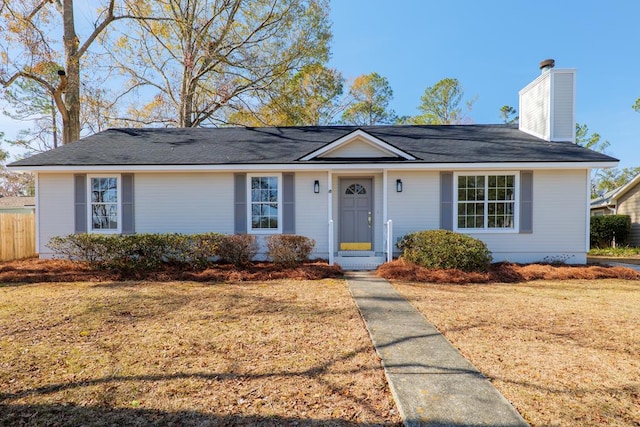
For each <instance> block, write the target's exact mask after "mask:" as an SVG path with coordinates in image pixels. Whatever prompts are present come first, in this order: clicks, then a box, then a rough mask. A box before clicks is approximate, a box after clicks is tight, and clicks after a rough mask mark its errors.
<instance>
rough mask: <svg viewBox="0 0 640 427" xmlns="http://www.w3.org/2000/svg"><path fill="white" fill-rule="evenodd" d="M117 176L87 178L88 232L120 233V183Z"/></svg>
mask: <svg viewBox="0 0 640 427" xmlns="http://www.w3.org/2000/svg"><path fill="white" fill-rule="evenodd" d="M119 181H120V180H119V177H117V176H100V177H96V176H93V177H89V203H90V208H89V230H90V231H92V232H96V233H118V232H120V185H119V184H120V182H119Z"/></svg>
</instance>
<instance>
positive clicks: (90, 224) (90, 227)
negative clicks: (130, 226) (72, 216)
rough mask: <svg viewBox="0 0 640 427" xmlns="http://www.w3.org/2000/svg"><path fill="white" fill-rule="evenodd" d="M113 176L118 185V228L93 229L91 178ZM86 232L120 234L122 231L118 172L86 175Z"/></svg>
mask: <svg viewBox="0 0 640 427" xmlns="http://www.w3.org/2000/svg"><path fill="white" fill-rule="evenodd" d="M92 178H115V179H116V185H117V186H118V228H117V229H115V230H105V229H97V230H94V229H93V209H92V205H93V203H91V179H92ZM87 232H88V233H93V234H121V233H122V177H121V175H120V174H93V175H87Z"/></svg>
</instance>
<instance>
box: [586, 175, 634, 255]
mask: <svg viewBox="0 0 640 427" xmlns="http://www.w3.org/2000/svg"><path fill="white" fill-rule="evenodd" d="M613 214H617V215H629V217H630V218H631V233H630V234H629V241H628V243H629V245H631V246H640V175H637V176H636V177H635V178H633V179H632V180H631V181H629V182H628V183H627V184H625V185H623V186H621V187H618V188H616V189H614V190H611V191H609V192H607V193H605V194H603V195H602V196H600V197H598V198H596V199H593V200H592V201H591V215H613Z"/></svg>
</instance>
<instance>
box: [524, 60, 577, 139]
mask: <svg viewBox="0 0 640 427" xmlns="http://www.w3.org/2000/svg"><path fill="white" fill-rule="evenodd" d="M575 73H576V72H575V70H573V69H564V70H549V71H545V72H543V73H542V75H540V76H539V77H538V78H537V79H535V80H534V81H532V82H531V83H530V84H528V85H527V86H526V87H525V88H524V89H522V90H521V91H520V93H519V94H520V119H519V126H520V130H522V131H523V132H526V133H528V134H530V135H534V136H537V137H539V138H542V139H545V140H547V141H569V142H574V139H575V122H576V121H575Z"/></svg>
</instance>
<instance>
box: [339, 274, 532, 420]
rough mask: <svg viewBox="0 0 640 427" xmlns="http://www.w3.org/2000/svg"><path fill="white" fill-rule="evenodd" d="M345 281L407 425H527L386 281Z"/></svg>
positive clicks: (363, 277)
mask: <svg viewBox="0 0 640 427" xmlns="http://www.w3.org/2000/svg"><path fill="white" fill-rule="evenodd" d="M346 278H347V283H348V284H349V289H350V290H351V294H352V295H353V298H354V299H355V301H356V304H357V306H358V309H359V310H360V313H361V314H362V317H363V318H364V320H365V323H366V325H367V329H368V330H369V334H370V335H371V339H372V341H373V344H374V346H375V348H376V351H377V352H378V355H379V356H380V358H381V359H382V364H383V366H384V370H385V374H386V376H387V381H388V382H389V386H390V388H391V393H392V394H393V397H394V399H395V401H396V405H397V406H398V410H399V411H400V415H401V416H402V419H403V420H404V424H405V425H406V426H528V424H527V423H526V422H525V421H524V419H523V418H522V417H521V416H520V415H519V414H518V412H517V411H516V410H515V409H514V408H513V406H511V404H510V403H509V402H508V401H507V400H506V399H505V398H504V397H503V396H502V395H501V394H500V392H498V390H496V389H495V387H494V386H493V385H492V384H491V383H490V382H489V380H487V379H486V378H485V377H484V376H483V375H482V374H481V373H480V372H479V371H478V370H477V369H476V368H475V367H473V365H471V363H469V362H468V361H467V360H466V359H465V358H464V357H462V355H461V354H460V353H459V352H458V350H456V348H455V347H453V346H452V345H451V343H449V341H447V340H446V339H445V338H444V336H443V335H442V334H440V332H438V330H437V329H436V328H435V327H434V326H433V325H432V324H431V323H429V322H428V321H427V320H426V319H425V317H424V316H422V314H420V313H419V312H418V311H417V310H416V309H415V308H414V307H413V306H412V305H411V304H410V303H409V302H408V301H407V300H406V299H405V298H403V297H402V296H401V295H400V294H399V293H398V292H397V291H396V290H395V289H394V288H393V286H391V284H390V283H389V282H387V281H386V280H385V279H381V278H378V277H376V276H375V273H373V272H360V271H358V272H347V275H346Z"/></svg>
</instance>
